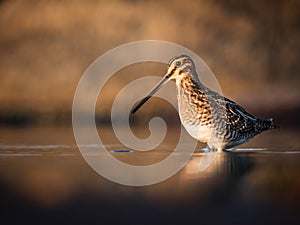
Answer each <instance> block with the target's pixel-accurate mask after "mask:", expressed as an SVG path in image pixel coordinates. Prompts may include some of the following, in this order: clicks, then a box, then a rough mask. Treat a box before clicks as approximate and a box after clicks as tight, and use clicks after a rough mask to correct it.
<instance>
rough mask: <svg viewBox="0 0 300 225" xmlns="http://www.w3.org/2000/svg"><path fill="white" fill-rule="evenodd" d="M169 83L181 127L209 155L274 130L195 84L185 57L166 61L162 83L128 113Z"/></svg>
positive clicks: (269, 123) (191, 65)
mask: <svg viewBox="0 0 300 225" xmlns="http://www.w3.org/2000/svg"><path fill="white" fill-rule="evenodd" d="M169 80H175V82H176V87H177V99H178V108H179V116H180V120H181V123H182V124H183V126H184V127H185V129H186V130H187V131H188V132H189V134H190V135H191V136H192V137H194V138H196V139H197V140H199V141H200V142H204V143H207V144H208V146H209V148H210V149H211V150H213V151H215V150H218V151H221V150H225V149H228V148H232V147H235V146H237V145H240V144H242V143H244V142H247V141H248V140H250V139H251V138H253V137H254V136H255V135H257V134H259V133H261V132H263V131H265V130H269V129H273V128H275V127H276V126H275V125H274V124H273V122H272V119H259V118H257V117H254V116H252V115H251V114H249V113H248V112H247V111H246V110H245V109H243V108H242V107H241V106H239V105H238V104H237V103H235V102H233V101H231V100H229V99H228V98H225V97H223V96H221V95H220V94H218V93H217V92H214V91H212V90H211V89H209V88H207V87H205V86H204V85H203V84H202V83H201V82H200V81H199V78H198V75H197V72H196V69H195V64H194V62H193V61H192V59H191V58H190V57H189V56H186V55H181V56H177V57H174V58H172V59H171V60H170V61H169V68H168V71H167V74H166V75H165V76H164V78H163V80H162V81H161V82H160V83H159V84H158V85H157V86H156V87H155V88H154V89H153V90H152V91H151V92H150V93H149V94H148V95H147V96H146V97H145V98H144V99H142V100H141V102H140V103H139V104H138V105H137V106H136V107H135V108H134V109H133V110H132V111H131V113H134V112H136V111H137V110H138V109H139V108H140V107H141V106H142V105H143V104H144V103H145V102H146V101H147V100H148V99H149V98H150V97H151V96H152V95H153V94H154V93H155V92H156V91H158V90H159V88H160V87H161V86H162V85H163V84H165V83H166V82H167V81H169Z"/></svg>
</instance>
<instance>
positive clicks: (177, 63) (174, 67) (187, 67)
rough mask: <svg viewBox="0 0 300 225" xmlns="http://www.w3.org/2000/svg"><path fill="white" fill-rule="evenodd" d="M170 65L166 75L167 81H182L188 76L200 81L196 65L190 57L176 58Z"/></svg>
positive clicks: (171, 60)
mask: <svg viewBox="0 0 300 225" xmlns="http://www.w3.org/2000/svg"><path fill="white" fill-rule="evenodd" d="M168 65H169V67H168V71H167V73H166V75H165V77H166V78H167V79H169V80H181V79H183V78H184V77H186V76H192V78H194V79H195V80H197V81H198V76H197V73H196V67H195V64H194V62H193V60H192V59H191V58H190V57H189V56H187V55H180V56H175V57H173V58H172V59H170V61H169V63H168Z"/></svg>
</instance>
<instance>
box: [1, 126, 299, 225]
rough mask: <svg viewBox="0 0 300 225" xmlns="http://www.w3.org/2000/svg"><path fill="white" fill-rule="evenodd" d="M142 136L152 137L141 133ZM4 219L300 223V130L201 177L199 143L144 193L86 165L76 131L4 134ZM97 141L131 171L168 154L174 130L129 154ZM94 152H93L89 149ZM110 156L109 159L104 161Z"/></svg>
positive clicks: (244, 151) (266, 140)
mask: <svg viewBox="0 0 300 225" xmlns="http://www.w3.org/2000/svg"><path fill="white" fill-rule="evenodd" d="M138 133H139V135H140V136H147V131H145V134H143V132H142V131H141V130H139V131H138ZM0 134H1V136H0V168H1V170H0V184H1V186H0V187H1V218H2V220H3V221H4V222H5V223H4V224H17V223H18V224H19V223H24V222H25V223H29V222H30V223H31V224H41V223H42V224H54V223H59V224H60V223H73V224H82V223H86V224H89V223H92V224H103V223H104V221H110V223H122V224H299V221H300V216H298V215H299V210H300V207H299V201H300V194H299V190H300V178H299V177H300V176H299V175H300V172H299V171H300V143H299V140H298V137H299V132H298V131H285V130H282V129H281V130H280V131H271V132H266V133H264V134H262V135H260V136H258V137H257V138H255V139H253V140H252V141H250V142H249V143H246V144H244V145H241V146H239V147H238V148H237V149H234V150H232V151H231V152H224V153H221V154H218V155H217V157H216V159H215V160H214V162H213V163H212V164H211V165H210V166H209V167H208V168H207V169H206V170H204V171H202V172H200V171H199V163H200V161H201V159H202V158H203V157H204V156H205V154H207V153H205V152H203V150H202V149H203V148H204V147H205V146H204V145H202V144H199V145H198V147H197V149H196V151H195V152H194V154H193V156H192V158H191V160H190V161H189V162H188V164H187V165H186V166H185V167H184V168H183V169H182V170H181V171H180V172H179V173H177V174H176V175H175V176H173V177H171V178H170V179H168V180H166V181H164V182H162V183H159V184H155V185H151V186H146V187H128V186H123V185H119V184H116V183H113V182H111V181H108V180H106V179H104V178H103V177H101V176H100V175H98V174H97V173H96V172H95V171H94V170H93V169H92V168H91V167H89V166H88V164H87V163H86V162H85V161H84V159H83V157H82V155H81V154H80V152H79V150H78V148H77V146H76V143H75V140H74V137H73V133H72V129H71V128H57V127H52V128H41V127H36V128H18V129H16V128H1V129H0ZM99 135H100V137H101V138H102V140H103V142H104V143H105V147H106V148H107V150H108V152H109V153H110V154H112V155H113V156H114V157H116V158H117V159H119V160H121V161H123V162H126V163H129V164H133V165H149V164H153V163H155V162H159V161H160V160H163V159H164V158H166V157H167V156H168V155H170V154H171V153H172V151H173V149H174V146H175V145H176V143H175V140H177V137H178V133H177V132H176V131H175V130H172V131H170V132H169V133H168V137H167V138H166V140H165V141H164V142H163V143H162V144H161V146H159V147H158V148H157V149H155V150H153V151H149V152H145V153H141V152H138V151H129V150H130V149H128V148H127V147H126V146H123V145H122V144H121V143H119V142H118V140H117V139H116V137H115V136H114V135H113V133H112V130H111V129H107V128H100V129H99ZM90 147H92V146H90ZM103 157H105V156H103Z"/></svg>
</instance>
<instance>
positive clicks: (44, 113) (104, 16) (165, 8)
mask: <svg viewBox="0 0 300 225" xmlns="http://www.w3.org/2000/svg"><path fill="white" fill-rule="evenodd" d="M299 9H300V2H299V1H297V0H275V1H272V2H270V1H268V0H255V1H243V2H241V1H238V0H226V1H225V0H224V1H204V0H203V1H188V2H186V1H181V0H172V1H139V0H127V1H118V0H114V1H95V0H87V1H79V0H77V1H76V0H74V1H58V0H57V1H38V0H28V1H17V0H14V1H5V0H4V1H1V2H0V33H1V35H0V49H1V50H0V90H1V91H0V105H1V108H0V123H1V124H5V125H24V124H25V125H32V124H55V125H57V124H64V125H65V124H66V125H71V108H72V101H73V96H74V92H75V89H76V86H77V84H78V82H79V80H80V78H81V76H82V75H83V73H84V71H85V70H86V69H87V67H88V66H89V65H90V64H91V63H92V62H93V61H94V60H95V59H96V58H97V57H98V56H100V55H102V54H103V53H105V52H106V51H108V50H110V49H112V48H114V47H117V46H118V45H121V44H124V43H128V42H132V41H137V40H148V39H154V40H164V41H170V42H174V43H177V44H180V45H182V46H184V47H186V48H189V49H190V50H192V51H194V52H195V53H197V54H198V55H199V56H200V57H202V58H203V59H204V60H205V61H206V63H207V64H208V66H209V67H210V68H211V70H212V71H213V72H214V74H215V76H216V77H217V79H218V81H219V83H220V86H221V88H222V90H223V93H224V95H225V96H227V97H229V98H231V99H233V100H235V101H237V102H238V103H239V104H241V105H243V106H244V107H245V108H246V109H247V110H248V111H250V112H251V113H254V114H257V115H258V116H262V117H270V116H273V117H274V119H275V120H276V121H277V123H279V124H281V125H283V126H289V127H298V126H299V124H300V121H299V117H298V111H299V110H300V101H299V98H300V92H299V83H300V82H299V81H300V76H299V71H300V70H299V69H300V65H299V56H300V51H299V47H300V10H299ZM149 71H151V75H154V74H156V75H157V76H162V75H163V74H164V72H165V71H166V65H160V64H155V63H154V64H151V63H150V64H147V63H145V64H144V65H138V67H136V68H134V67H133V68H131V69H130V68H127V70H126V68H125V69H124V70H122V71H120V73H123V74H133V73H134V74H136V78H139V77H141V76H145V75H148V74H149ZM127 77H130V79H132V76H129V75H128V76H127ZM126 82H127V81H126V76H117V75H116V76H115V78H114V80H113V82H110V83H109V88H108V91H106V92H103V93H102V94H103V96H102V97H103V103H102V105H101V107H100V108H98V109H97V113H98V115H97V116H98V117H100V118H102V119H103V120H104V121H105V119H106V118H108V116H109V109H108V105H109V104H111V102H112V100H113V98H114V96H115V94H114V93H117V92H118V90H120V89H121V88H122V86H124V85H126ZM149 108H150V107H149ZM149 108H148V110H149ZM150 110H151V109H150ZM161 111H164V108H163V107H161Z"/></svg>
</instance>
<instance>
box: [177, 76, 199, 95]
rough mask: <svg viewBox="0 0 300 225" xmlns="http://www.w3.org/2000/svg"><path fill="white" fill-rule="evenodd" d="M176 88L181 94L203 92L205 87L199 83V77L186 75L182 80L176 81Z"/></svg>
mask: <svg viewBox="0 0 300 225" xmlns="http://www.w3.org/2000/svg"><path fill="white" fill-rule="evenodd" d="M176 86H177V88H178V89H181V92H182V93H184V92H187V93H188V92H191V93H192V92H195V91H196V90H197V91H196V92H199V91H200V92H201V91H204V89H205V87H204V85H203V84H202V83H201V82H200V81H199V79H198V77H197V76H191V75H184V76H183V78H182V79H178V80H176Z"/></svg>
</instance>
